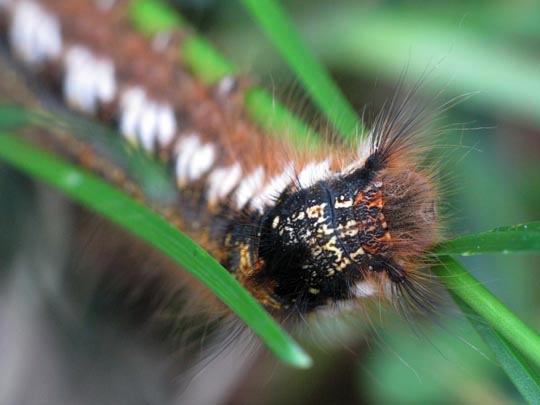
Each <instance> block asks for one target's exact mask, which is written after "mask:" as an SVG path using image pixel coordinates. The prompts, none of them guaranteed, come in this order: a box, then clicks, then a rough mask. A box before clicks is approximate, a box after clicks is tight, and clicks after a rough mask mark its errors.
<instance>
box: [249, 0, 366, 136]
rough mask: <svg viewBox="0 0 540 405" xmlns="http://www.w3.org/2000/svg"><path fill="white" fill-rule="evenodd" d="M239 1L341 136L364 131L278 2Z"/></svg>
mask: <svg viewBox="0 0 540 405" xmlns="http://www.w3.org/2000/svg"><path fill="white" fill-rule="evenodd" d="M241 3H242V4H243V5H244V7H245V8H246V10H248V11H249V13H250V14H251V15H252V16H253V18H254V19H255V20H256V21H257V23H258V24H259V26H260V27H261V28H262V29H263V30H264V31H265V32H266V34H267V35H268V37H269V38H270V40H271V42H272V43H273V44H274V46H275V47H276V48H277V49H278V50H279V52H280V53H281V54H282V55H283V57H284V58H285V60H286V61H287V64H288V65H289V67H290V68H291V69H292V70H293V71H294V73H295V74H296V75H297V77H298V78H299V79H300V81H301V82H302V84H303V86H304V88H305V90H306V91H307V92H308V93H309V94H310V96H311V98H312V99H313V100H314V102H315V104H317V106H318V107H319V109H320V110H321V111H322V112H323V114H324V115H326V117H327V118H328V119H329V120H330V122H332V124H333V125H334V127H335V128H336V129H337V130H338V131H339V132H340V133H341V134H342V135H343V136H345V137H346V138H347V139H349V140H351V137H352V140H356V134H358V133H360V134H362V133H363V129H362V124H361V122H360V120H359V119H358V116H357V115H356V113H355V111H354V109H353V108H352V107H351V105H350V104H349V102H348V101H347V100H346V98H345V96H343V94H342V93H341V91H340V90H339V87H338V86H337V85H336V83H335V82H334V81H333V80H332V79H331V78H330V76H329V75H328V73H327V71H326V69H325V68H324V67H323V66H322V65H321V64H320V63H319V61H318V60H317V58H316V57H315V56H314V55H313V54H312V53H311V52H310V51H309V48H307V47H306V46H305V45H304V43H303V41H302V39H301V38H300V35H299V33H298V31H297V30H296V29H295V26H294V23H293V22H292V21H291V20H290V18H289V17H288V16H287V14H286V13H285V11H284V10H283V9H282V7H281V6H280V4H279V3H278V1H276V0H242V1H241Z"/></svg>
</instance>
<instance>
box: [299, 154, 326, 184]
mask: <svg viewBox="0 0 540 405" xmlns="http://www.w3.org/2000/svg"><path fill="white" fill-rule="evenodd" d="M330 174H331V172H330V159H326V160H324V161H322V162H320V163H315V162H313V163H309V164H307V165H306V167H304V169H303V170H302V171H301V172H300V174H299V175H298V183H299V185H300V188H308V187H311V186H313V185H314V184H315V183H317V182H318V181H321V180H325V179H327V178H328V177H330Z"/></svg>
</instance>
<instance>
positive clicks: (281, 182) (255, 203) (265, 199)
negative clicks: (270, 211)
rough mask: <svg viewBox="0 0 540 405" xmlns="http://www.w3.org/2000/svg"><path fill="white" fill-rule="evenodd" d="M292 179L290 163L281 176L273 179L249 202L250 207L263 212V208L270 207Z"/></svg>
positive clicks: (291, 165) (292, 172) (292, 169)
mask: <svg viewBox="0 0 540 405" xmlns="http://www.w3.org/2000/svg"><path fill="white" fill-rule="evenodd" d="M293 178H294V166H293V164H292V163H290V164H289V165H288V166H287V168H286V169H285V170H284V171H283V172H282V173H281V174H279V175H277V176H275V177H273V178H272V179H271V180H270V182H269V183H268V184H267V185H266V186H265V187H264V188H263V190H262V191H261V192H260V193H259V194H258V195H256V196H255V197H254V198H253V199H252V200H251V203H250V206H251V207H252V208H255V209H257V210H259V211H260V212H263V211H264V207H265V206H267V205H268V206H269V205H272V204H273V203H274V202H275V200H276V198H277V197H279V195H280V194H281V193H282V192H283V190H285V188H287V186H288V185H289V184H291V183H292V181H293Z"/></svg>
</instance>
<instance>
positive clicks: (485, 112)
mask: <svg viewBox="0 0 540 405" xmlns="http://www.w3.org/2000/svg"><path fill="white" fill-rule="evenodd" d="M169 2H170V3H171V4H174V5H175V6H177V7H178V9H179V10H180V12H181V13H182V14H183V15H184V16H186V17H187V18H188V19H189V21H190V23H191V24H192V25H193V26H194V27H196V28H197V29H198V30H199V31H200V32H201V33H202V34H203V35H204V36H206V37H207V38H208V39H209V40H210V41H211V42H212V43H213V44H214V45H215V46H216V47H217V48H218V49H220V50H221V51H222V52H223V54H224V55H226V56H227V58H228V59H230V60H231V61H233V62H234V63H235V64H236V65H237V66H239V67H240V70H241V71H243V72H246V73H247V74H249V75H250V76H251V77H254V78H255V79H256V80H257V81H259V82H260V83H261V84H262V85H263V86H265V87H267V88H269V89H271V90H272V91H274V93H275V94H276V96H277V97H279V98H280V99H281V100H282V101H284V102H285V103H286V104H287V105H289V106H290V107H291V108H292V109H293V110H294V111H297V112H299V113H300V115H301V116H303V117H304V118H305V119H306V120H307V121H308V122H315V123H317V124H318V125H321V122H320V119H319V118H318V116H317V114H316V111H315V109H314V108H313V106H311V104H310V103H309V101H308V100H307V97H306V96H305V94H304V93H303V91H302V89H301V88H300V86H299V85H298V84H297V81H296V80H295V79H294V77H293V75H292V74H291V73H290V71H289V70H288V68H287V66H286V65H285V64H284V63H283V61H282V59H281V58H280V57H279V55H278V54H277V53H276V52H275V51H274V50H273V49H272V47H271V46H270V45H269V43H268V41H267V40H266V38H265V37H264V35H263V34H262V32H261V31H260V29H259V28H258V27H257V26H256V25H255V24H254V23H253V21H252V20H251V19H250V17H249V16H248V15H247V14H246V12H245V11H244V10H243V9H242V8H241V6H240V5H239V4H237V3H236V2H233V1H217V0H174V1H172V0H169ZM282 3H283V4H284V6H285V7H286V8H287V10H288V11H289V12H290V14H291V15H292V17H293V19H294V21H295V23H296V26H297V29H298V30H299V31H300V32H301V33H302V35H303V38H304V39H305V40H306V43H307V44H308V45H309V47H310V48H311V49H312V50H313V51H314V52H315V53H316V54H317V55H318V56H319V58H320V60H321V61H322V62H323V63H324V65H325V66H327V67H328V69H329V70H330V72H331V74H332V76H333V77H334V78H335V80H336V81H337V83H338V84H339V86H340V87H341V88H342V89H343V91H344V92H345V94H346V95H347V97H348V98H349V99H350V100H351V101H352V103H353V104H354V106H355V107H356V108H357V109H358V111H360V112H362V111H364V109H365V111H366V117H370V116H373V114H375V113H376V112H377V111H378V110H379V109H380V108H381V106H382V103H383V102H384V100H386V99H387V98H389V97H391V96H392V95H393V94H394V91H395V87H396V83H397V82H398V80H399V78H400V77H401V75H402V74H403V73H404V72H406V75H405V80H406V81H407V82H408V83H409V84H412V85H414V84H415V83H416V82H417V81H418V80H419V79H420V78H422V77H425V83H424V85H423V86H422V87H421V89H420V95H421V96H422V95H423V96H425V97H427V98H429V97H432V96H433V95H435V94H438V93H441V92H442V95H441V96H440V97H439V99H440V100H441V101H444V100H448V99H451V98H453V97H459V96H465V95H466V96H467V97H465V100H464V101H462V102H460V103H459V104H458V105H456V106H454V107H453V108H451V109H450V110H449V111H447V112H445V113H444V115H443V117H441V118H440V120H439V121H438V122H437V124H436V126H435V129H437V128H441V127H448V129H447V130H445V131H444V133H443V135H442V136H441V142H440V143H441V144H442V145H443V146H444V147H442V148H439V149H437V152H438V153H440V156H439V159H440V160H442V161H443V163H442V167H443V175H444V178H445V182H446V184H445V188H446V189H447V190H448V191H447V193H446V194H447V195H446V199H447V201H448V202H447V207H446V211H447V212H448V228H449V231H448V234H449V236H452V235H459V234H462V233H473V232H478V231H483V230H486V229H490V228H493V227H496V226H501V225H510V224H517V223H523V222H528V221H532V220H538V219H540V188H539V187H538V184H539V182H540V170H539V169H540V24H539V23H538V21H540V6H539V5H538V4H537V3H536V2H533V1H521V2H520V1H516V2H514V1H508V0H506V1H476V2H469V1H455V2H445V1H435V2H433V1H407V2H405V1H375V0H373V1H350V0H349V1H345V0H333V1H331V2H330V1H322V0H293V1H287V2H282ZM368 121H369V119H368ZM322 125H323V126H324V123H322ZM0 193H1V195H3V196H5V197H2V198H1V199H0V221H1V222H0V223H1V224H2V233H1V235H0V253H1V255H2V260H1V262H0V263H1V264H2V269H3V271H2V273H0V277H1V278H0V280H2V279H3V280H7V279H8V273H10V275H9V279H10V280H12V278H13V277H14V276H13V272H14V271H16V269H17V268H18V267H17V265H16V263H17V260H16V258H17V257H18V256H17V254H16V252H17V250H19V251H20V250H21V249H22V250H23V251H25V252H26V251H27V250H28V249H29V251H35V250H36V249H35V246H34V245H33V246H34V247H32V248H29V247H28V246H29V244H30V243H29V242H28V241H27V242H25V243H22V242H20V241H21V240H24V236H25V235H26V237H27V236H28V234H32V235H33V239H35V240H37V241H38V242H35V245H37V246H40V249H41V250H44V249H45V250H46V249H47V247H43V246H41V245H40V244H41V243H42V241H43V240H49V241H51V240H54V238H52V237H51V233H52V234H54V233H55V232H58V231H56V230H55V229H56V227H57V226H59V225H58V222H62V221H65V219H62V216H63V215H64V211H63V210H62V209H58V208H56V209H53V208H51V207H48V208H47V206H46V207H45V208H43V207H42V208H39V209H38V208H36V207H35V206H34V204H35V201H34V200H35V199H34V193H35V191H33V186H32V185H31V183H30V182H29V181H28V179H26V178H23V177H20V176H17V175H15V174H14V173H13V172H11V171H8V170H7V169H6V168H5V167H0ZM55 198H56V197H55ZM41 204H42V205H43V201H41ZM45 205H47V204H46V203H45ZM53 205H54V206H55V207H57V205H55V204H53ZM44 213H45V214H44ZM43 215H44V216H45V217H47V218H48V219H49V222H48V223H49V226H48V227H45V226H41V225H39V224H40V222H39V218H40V216H41V217H42V216H43ZM51 221H52V222H53V223H54V224H55V225H54V226H52V228H51V226H50V222H51ZM21 235H23V236H21ZM58 240H60V241H61V240H62V239H61V238H60V239H58ZM51 243H52V242H51ZM58 243H60V244H61V242H58ZM53 245H54V243H53ZM57 248H58V250H61V248H60V247H58V246H57ZM25 249H26V250H25ZM38 250H39V249H38ZM54 252H56V250H54V249H53V248H50V247H49V248H48V251H47V254H46V255H45V256H47V255H48V256H51V257H49V259H48V260H50V263H52V264H51V267H54V263H55V260H57V258H56V257H55V255H54ZM25 255H26V256H29V254H27V253H25ZM19 256H20V255H19ZM14 257H15V259H14ZM34 257H37V256H35V252H34ZM40 257H41V258H43V257H44V256H43V255H42V256H40ZM40 260H41V259H40ZM462 261H463V263H464V265H465V267H466V268H467V269H468V270H469V271H470V272H472V273H473V274H474V275H475V276H476V277H477V278H478V279H479V280H480V281H481V282H482V283H483V284H484V285H485V286H487V287H488V288H489V289H490V290H491V291H492V292H493V293H494V294H495V295H496V296H497V297H499V298H500V299H501V300H502V301H503V302H504V303H505V304H506V305H507V306H508V307H509V308H511V309H512V310H513V311H515V312H516V313H517V314H518V315H519V316H520V317H521V318H522V319H524V320H525V321H526V322H527V323H528V324H529V325H531V326H532V328H533V329H534V330H536V331H540V316H539V315H538V314H539V312H540V311H539V310H538V308H539V307H540V294H538V288H539V286H540V273H539V272H538V264H539V260H538V257H537V256H534V255H527V256H524V255H523V256H522V255H514V256H507V255H491V256H478V257H469V258H464V259H463V260H462ZM6 263H9V264H10V265H9V266H7V265H4V264H6ZM13 263H15V264H13ZM75 267H76V266H75ZM9 270H12V271H9ZM53 274H54V273H53ZM38 278H39V281H38V282H37V283H34V282H32V283H30V284H29V283H28V281H27V280H26V279H24V278H23V279H22V281H21V280H20V276H17V277H15V278H14V280H15V281H13V280H12V281H13V282H15V283H18V285H19V289H18V290H17V291H24V292H25V294H26V295H24V297H27V296H32V294H34V292H35V289H36V288H37V289H40V290H47V289H50V288H56V287H54V286H57V284H55V283H54V282H53V280H51V279H50V277H49V276H46V275H45V276H44V275H40V276H39V277H38ZM25 280H26V281H25ZM21 283H22V284H21ZM5 285H8V283H5ZM36 285H37V286H36ZM51 286H53V287H51ZM5 296H6V294H4V298H5ZM4 298H3V299H4ZM19 299H20V298H19ZM23 300H24V301H27V300H26V299H25V298H24V299H23ZM447 301H448V305H446V306H445V307H444V308H441V316H440V318H439V319H437V320H435V321H431V322H428V321H425V320H424V321H418V324H416V325H414V327H411V325H410V324H408V323H407V322H405V321H404V320H402V319H400V318H398V317H396V316H393V315H392V314H390V313H382V314H379V312H378V311H376V310H375V311H371V312H370V320H371V323H372V324H370V322H366V320H365V316H364V315H363V314H358V315H357V316H356V317H355V316H347V317H344V319H341V318H340V319H337V318H335V317H321V318H320V319H315V320H313V321H312V322H310V323H309V325H305V326H304V327H303V328H300V329H301V330H299V331H297V335H299V336H300V338H301V341H302V343H303V344H304V345H305V346H306V348H307V349H308V350H309V351H310V353H312V354H313V355H314V360H315V367H314V368H313V369H310V370H307V371H297V370H293V369H290V368H287V367H284V366H282V365H280V364H278V363H277V361H276V360H275V359H274V358H273V357H271V356H270V355H262V356H259V357H258V358H257V361H255V362H251V363H248V365H247V366H246V367H248V368H246V369H244V370H243V371H242V372H239V373H238V378H237V379H236V382H235V384H234V386H233V387H232V388H229V389H228V391H227V393H226V394H225V393H224V394H223V396H222V397H221V398H220V401H221V402H222V403H230V404H234V403H258V404H278V403H279V404H311V403H317V402H319V403H321V404H322V403H325V404H326V403H335V404H349V403H350V404H353V403H354V404H356V403H358V404H363V403H365V404H392V403H409V404H433V403H463V404H478V403H490V404H512V403H521V402H522V399H521V398H520V396H519V394H518V393H517V391H516V390H515V389H514V387H513V386H512V384H511V383H510V382H509V380H508V378H507V377H506V376H505V374H504V373H503V372H502V371H501V370H500V368H499V367H498V366H497V364H496V362H495V361H494V360H492V355H491V353H490V351H489V349H488V348H486V347H485V345H484V344H483V342H482V341H481V340H480V339H479V338H478V336H477V335H476V333H475V332H474V330H473V329H472V328H471V326H470V325H469V324H468V321H467V319H465V318H464V317H463V316H462V315H460V313H459V310H457V309H456V308H455V307H454V306H453V305H452V303H451V302H450V300H449V299H447ZM6 302H7V301H6ZM9 302H13V301H12V300H11V301H9ZM4 308H7V309H4V310H3V312H0V320H2V315H4V320H5V315H6V314H7V311H8V309H9V310H13V306H5V307H4ZM43 310H44V309H43ZM53 312H54V311H53ZM17 313H18V312H17ZM11 314H12V315H11V317H13V316H15V315H13V312H11ZM47 314H48V315H47V316H49V317H51V315H50V314H49V313H48V312H47ZM52 318H53V324H54V325H55V326H54V327H55V328H64V329H66V326H65V325H63V323H62V322H60V321H57V320H56V318H54V317H52ZM85 319H87V318H85ZM4 325H7V323H4ZM58 325H60V326H58ZM62 325H63V326H62ZM85 328H86V326H85ZM68 329H69V328H68ZM83 329H84V328H83ZM80 333H81V335H82V336H87V334H85V333H83V332H80ZM111 333H112V334H113V335H114V333H113V332H111ZM67 335H68V336H69V339H67V342H69V345H68V346H70V345H71V346H73V348H72V349H71V350H72V351H76V352H77V351H80V350H81V347H80V346H79V345H80V343H74V342H80V341H81V340H82V341H83V343H84V344H85V345H86V346H85V347H86V348H87V349H88V353H87V354H86V355H84V356H82V357H84V361H82V360H80V358H79V357H81V355H77V356H75V358H76V359H78V360H77V361H82V362H83V364H84V365H85V366H84V367H89V368H92V367H96V370H98V369H99V368H98V367H97V366H95V365H94V366H92V364H94V363H92V360H96V359H95V358H94V357H96V356H97V357H98V359H97V360H96V361H100V362H103V363H106V364H110V363H107V362H105V361H103V359H102V357H103V356H105V357H106V355H104V354H103V352H104V350H105V349H104V348H103V347H100V346H99V344H96V343H95V341H94V340H92V341H91V342H93V343H92V344H90V343H89V342H88V341H87V340H85V339H82V338H81V336H80V335H79V334H75V335H74V334H73V333H71V334H70V333H68V334H67ZM64 342H65V341H64ZM71 346H70V347H71ZM121 349H122V348H120V350H121ZM68 357H69V356H68ZM128 357H129V356H128ZM70 358H71V357H70ZM12 360H13V359H12ZM108 360H110V361H111V362H113V364H116V365H117V366H118V364H119V363H122V364H123V365H124V366H125V368H126V369H127V368H135V369H137V367H142V368H143V369H145V372H141V373H139V374H137V377H136V378H128V377H126V378H125V380H122V379H119V380H118V384H125V385H126V387H128V386H131V385H133V384H134V381H137V382H138V383H139V384H148V385H153V386H159V385H160V384H159V382H156V381H155V380H156V377H155V376H149V375H151V374H152V373H150V372H149V366H148V363H144V362H143V363H144V364H146V366H144V367H146V368H144V367H143V366H140V363H141V362H140V361H139V360H138V361H133V362H131V363H126V360H125V356H123V355H118V354H117V355H115V356H112V358H111V359H108ZM13 361H14V362H15V360H13ZM233 361H234V360H233ZM114 362H116V363H114ZM10 364H11V363H10ZM13 364H15V363H13ZM82 367H83V366H80V367H77V370H79V368H82ZM118 367H119V366H118ZM211 367H212V364H211V363H210V364H209V365H207V366H206V368H207V369H209V368H211ZM119 368H120V369H121V367H119ZM225 372H226V371H225ZM96 373H97V371H96ZM120 373H125V370H123V371H120ZM76 374H77V373H76ZM10 375H11V374H10V373H9V372H6V373H5V374H2V379H3V380H4V381H5V380H6V378H7V377H6V376H10ZM83 375H84V373H82V372H81V377H80V379H83V378H84V377H82V376H83ZM220 378H221V377H220V375H219V374H218V375H213V376H212V377H211V379H210V380H208V381H207V383H208V384H212V383H215V382H217V381H219V379H220ZM212 379H213V380H212ZM38 380H39V379H38ZM115 381H116V380H115ZM126 391H129V389H126ZM155 391H156V392H158V391H160V389H159V388H157V389H156V390H155ZM111 395H113V393H111ZM114 395H126V396H124V397H122V398H124V400H125V398H130V397H129V395H128V394H126V392H124V391H123V390H119V392H114ZM68 398H77V397H76V396H75V397H68ZM100 398H101V399H102V400H103V402H106V401H107V399H109V400H110V397H107V393H103V397H100ZM136 398H137V397H135V399H136ZM138 398H139V399H140V400H141V401H142V403H164V402H168V401H169V397H168V396H165V397H162V396H161V395H150V394H149V395H148V396H143V397H138ZM165 398H167V399H165ZM171 402H172V401H171Z"/></svg>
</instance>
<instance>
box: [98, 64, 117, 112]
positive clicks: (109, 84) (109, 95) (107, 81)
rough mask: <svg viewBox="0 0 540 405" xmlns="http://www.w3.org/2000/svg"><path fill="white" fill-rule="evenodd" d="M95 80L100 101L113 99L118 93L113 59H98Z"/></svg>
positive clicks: (107, 101)
mask: <svg viewBox="0 0 540 405" xmlns="http://www.w3.org/2000/svg"><path fill="white" fill-rule="evenodd" d="M93 81H94V83H95V86H96V94H97V98H98V99H99V101H100V102H102V103H110V102H111V101H113V99H114V96H115V95H116V78H115V74H114V65H113V63H112V62H111V61H109V60H105V59H103V60H99V61H96V63H95V71H94V78H93Z"/></svg>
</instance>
